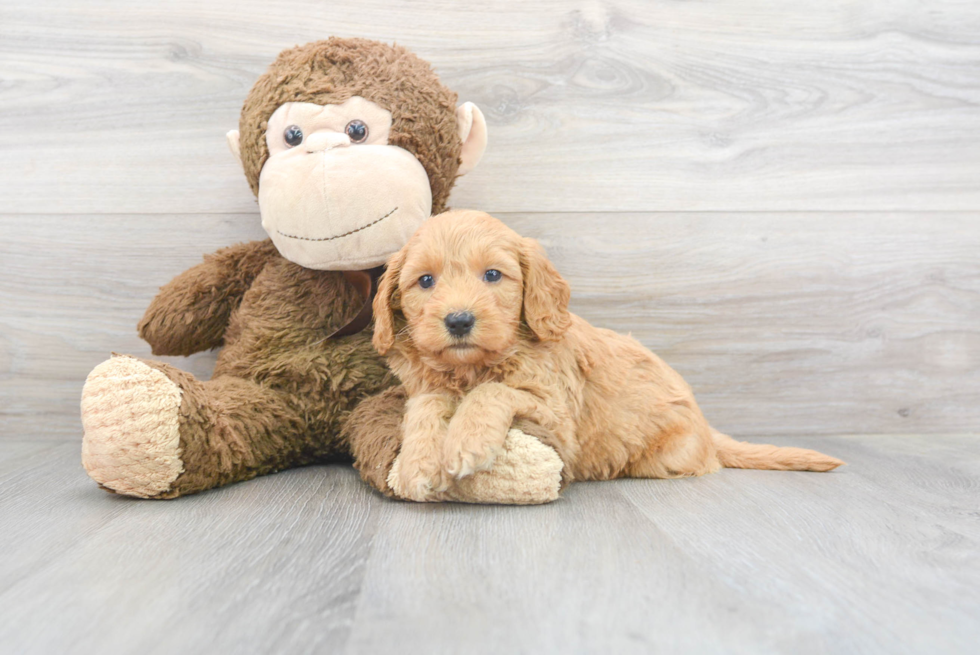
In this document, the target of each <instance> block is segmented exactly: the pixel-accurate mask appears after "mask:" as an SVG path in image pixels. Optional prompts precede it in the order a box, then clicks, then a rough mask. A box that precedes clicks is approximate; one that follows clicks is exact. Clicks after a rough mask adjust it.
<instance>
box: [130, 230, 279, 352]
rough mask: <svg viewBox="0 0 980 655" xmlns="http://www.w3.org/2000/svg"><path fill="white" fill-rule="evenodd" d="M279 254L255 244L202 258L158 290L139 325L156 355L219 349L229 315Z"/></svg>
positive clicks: (267, 245)
mask: <svg viewBox="0 0 980 655" xmlns="http://www.w3.org/2000/svg"><path fill="white" fill-rule="evenodd" d="M279 256H280V255H279V253H278V251H277V250H276V248H275V246H273V245H272V241H270V240H268V239H266V240H265V241H251V242H249V243H241V244H238V245H235V246H231V247H229V248H222V249H221V250H219V251H217V252H215V253H214V254H211V255H206V256H205V257H204V262H203V263H201V264H198V265H197V266H194V267H193V268H190V269H188V270H186V271H184V272H183V273H181V274H180V275H178V276H177V277H175V278H174V279H173V280H171V281H170V282H169V283H167V284H166V285H165V286H164V287H162V288H161V289H160V293H158V294H157V296H156V298H154V299H153V302H151V303H150V306H149V307H148V308H147V310H146V313H145V314H144V315H143V318H142V320H140V322H139V334H140V336H141V337H142V338H143V339H144V340H145V341H147V342H148V343H149V344H150V346H151V347H152V349H153V354H154V355H185V356H186V355H190V354H192V353H196V352H200V351H202V350H208V349H209V348H217V347H218V346H220V345H221V343H222V341H223V339H224V334H225V328H227V327H228V319H229V318H230V317H231V313H232V312H233V311H234V310H235V308H237V307H238V305H239V304H240V303H241V301H242V297H243V296H244V295H245V292H246V291H247V290H248V288H249V287H250V286H251V284H252V281H253V280H254V279H255V277H256V276H257V275H258V274H259V273H260V272H261V271H262V268H263V267H264V266H265V265H266V264H267V263H268V262H270V261H272V260H273V259H274V258H276V257H279Z"/></svg>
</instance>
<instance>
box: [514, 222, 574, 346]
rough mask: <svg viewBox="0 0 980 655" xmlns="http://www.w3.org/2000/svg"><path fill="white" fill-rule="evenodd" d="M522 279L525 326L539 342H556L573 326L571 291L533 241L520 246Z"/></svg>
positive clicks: (539, 246) (527, 241)
mask: <svg viewBox="0 0 980 655" xmlns="http://www.w3.org/2000/svg"><path fill="white" fill-rule="evenodd" d="M521 274H522V275H523V276H524V322H525V323H527V326H528V327H529V328H531V332H533V333H534V336H536V337H537V338H538V339H540V340H541V341H557V340H558V339H560V338H561V337H562V335H563V334H565V332H566V331H567V330H568V328H569V327H570V326H571V324H572V316H571V314H569V313H568V301H569V298H570V296H571V289H570V288H569V286H568V282H566V281H565V278H563V277H562V276H561V275H560V274H559V273H558V271H557V270H556V269H555V267H554V265H553V264H552V263H551V261H550V260H549V259H548V256H547V255H545V254H544V248H542V247H541V245H540V244H538V242H537V241H535V240H534V239H527V238H525V239H523V240H522V243H521Z"/></svg>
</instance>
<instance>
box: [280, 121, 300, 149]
mask: <svg viewBox="0 0 980 655" xmlns="http://www.w3.org/2000/svg"><path fill="white" fill-rule="evenodd" d="M282 140H283V141H285V142H286V145H287V146H289V147H290V148H295V147H296V146H298V145H299V144H301V143H303V130H301V129H299V125H290V126H289V127H287V128H286V130H285V131H284V132H283V133H282Z"/></svg>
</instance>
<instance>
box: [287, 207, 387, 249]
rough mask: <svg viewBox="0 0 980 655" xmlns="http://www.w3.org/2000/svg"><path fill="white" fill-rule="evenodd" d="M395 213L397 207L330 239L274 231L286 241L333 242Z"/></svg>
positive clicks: (371, 225)
mask: <svg viewBox="0 0 980 655" xmlns="http://www.w3.org/2000/svg"><path fill="white" fill-rule="evenodd" d="M396 211H398V207H395V208H394V209H392V210H391V211H390V212H388V213H387V214H385V215H384V216H382V217H381V218H379V219H377V220H375V221H371V222H370V223H368V224H367V225H362V226H361V227H359V228H356V229H353V230H351V231H349V232H344V233H343V234H338V235H336V236H332V237H323V238H321V239H314V238H313V237H301V236H297V235H295V234H286V233H285V232H282V231H281V230H278V229H277V230H276V232H279V234H280V235H282V236H284V237H286V238H288V239H299V240H300V241H334V240H335V239H343V238H344V237H349V236H350V235H352V234H357V233H358V232H360V231H362V230H366V229H368V228H369V227H373V226H375V225H377V224H378V223H380V222H381V221H383V220H384V219H386V218H388V217H389V216H391V215H392V214H394V213H395V212H396Z"/></svg>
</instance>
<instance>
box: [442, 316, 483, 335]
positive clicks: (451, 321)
mask: <svg viewBox="0 0 980 655" xmlns="http://www.w3.org/2000/svg"><path fill="white" fill-rule="evenodd" d="M443 322H444V323H445V324H446V329H447V330H449V334H451V335H453V336H454V337H465V336H466V335H467V334H469V333H470V330H472V329H473V326H474V325H475V324H476V316H473V313H472V312H453V313H452V314H448V315H447V316H446V318H444V319H443Z"/></svg>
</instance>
